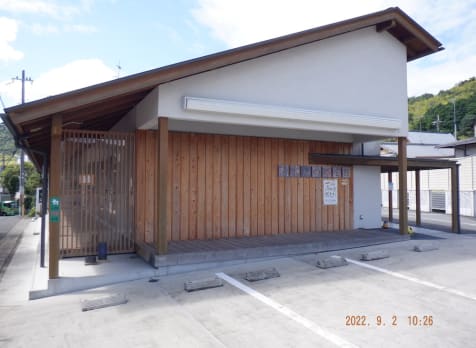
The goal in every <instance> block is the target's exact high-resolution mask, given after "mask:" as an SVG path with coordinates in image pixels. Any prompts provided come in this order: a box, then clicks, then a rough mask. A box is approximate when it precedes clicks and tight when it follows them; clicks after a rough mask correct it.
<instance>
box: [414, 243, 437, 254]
mask: <svg viewBox="0 0 476 348" xmlns="http://www.w3.org/2000/svg"><path fill="white" fill-rule="evenodd" d="M438 249H439V248H438V246H436V245H435V244H433V243H421V244H417V245H415V247H414V248H413V251H417V252H425V251H432V250H438Z"/></svg>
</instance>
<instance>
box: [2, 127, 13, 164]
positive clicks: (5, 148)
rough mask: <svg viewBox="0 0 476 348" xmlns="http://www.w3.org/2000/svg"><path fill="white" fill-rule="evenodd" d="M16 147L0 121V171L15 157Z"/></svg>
mask: <svg viewBox="0 0 476 348" xmlns="http://www.w3.org/2000/svg"><path fill="white" fill-rule="evenodd" d="M15 153H16V148H15V142H14V141H13V137H12V135H11V134H10V132H9V131H8V129H7V127H6V126H5V125H4V124H3V123H0V171H1V170H2V169H3V168H4V167H5V166H6V165H7V164H8V163H10V162H11V161H12V160H14V158H15Z"/></svg>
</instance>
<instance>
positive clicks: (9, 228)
mask: <svg viewBox="0 0 476 348" xmlns="http://www.w3.org/2000/svg"><path fill="white" fill-rule="evenodd" d="M21 222H22V221H21V218H20V217H19V216H1V217H0V281H1V279H2V276H3V273H4V272H5V269H6V268H7V267H8V264H9V263H10V260H11V258H12V256H13V254H14V253H15V249H16V247H17V246H18V243H19V242H20V240H21V236H22V234H23V227H24V226H23V225H24V224H21ZM20 225H21V226H20Z"/></svg>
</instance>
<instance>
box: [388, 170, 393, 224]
mask: <svg viewBox="0 0 476 348" xmlns="http://www.w3.org/2000/svg"><path fill="white" fill-rule="evenodd" d="M388 221H389V222H392V221H393V182H392V172H388Z"/></svg>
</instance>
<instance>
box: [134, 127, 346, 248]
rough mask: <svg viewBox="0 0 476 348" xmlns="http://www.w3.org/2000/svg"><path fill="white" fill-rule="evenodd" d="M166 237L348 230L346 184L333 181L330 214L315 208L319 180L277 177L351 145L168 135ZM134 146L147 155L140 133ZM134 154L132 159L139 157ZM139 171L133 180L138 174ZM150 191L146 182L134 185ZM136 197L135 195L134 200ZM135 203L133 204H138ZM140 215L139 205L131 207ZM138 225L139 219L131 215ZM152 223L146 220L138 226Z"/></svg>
mask: <svg viewBox="0 0 476 348" xmlns="http://www.w3.org/2000/svg"><path fill="white" fill-rule="evenodd" d="M168 134H169V141H168V146H169V147H170V148H169V149H168V156H169V158H168V166H169V170H168V173H169V177H168V187H170V188H171V191H172V192H171V193H170V194H169V195H168V197H169V198H168V205H170V207H168V209H167V213H168V214H169V216H168V217H169V223H168V224H167V229H168V230H169V231H168V232H167V236H168V239H169V240H187V239H218V238H229V237H246V236H259V235H273V234H278V233H298V232H318V231H338V230H345V229H351V228H352V213H353V207H352V204H353V203H352V195H353V194H352V192H353V190H352V185H353V178H352V176H351V178H339V179H338V182H339V197H338V198H339V199H338V206H337V207H324V206H323V205H322V179H320V178H301V177H286V178H284V177H278V165H279V164H288V165H309V162H308V153H309V152H311V151H312V152H322V153H343V154H348V153H350V151H351V145H350V144H340V143H321V142H318V141H302V140H287V139H274V138H259V137H244V136H226V135H207V134H192V133H183V132H169V133H168ZM136 136H137V141H136V143H137V145H138V146H139V147H140V146H142V147H143V150H142V151H147V150H146V147H147V142H144V141H142V140H141V139H140V138H141V137H147V132H146V131H139V132H138V133H137V135H136ZM142 151H141V149H139V148H138V149H137V154H138V159H142V158H143V157H142V156H140V155H139V154H140V153H141V152H142ZM140 168H143V167H141V166H140V165H139V164H138V167H137V170H138V173H137V175H138V177H139V175H140V172H139V171H140V170H144V169H140ZM137 184H138V186H137V188H138V191H139V190H150V186H148V183H147V182H146V183H145V184H141V183H139V182H138V183H137ZM140 197H141V193H140V192H137V199H140ZM139 204H140V203H139ZM138 209H139V205H138ZM137 216H138V220H139V219H140V216H141V215H140V213H139V212H138V211H137ZM148 218H151V217H150V216H147V215H146V216H145V219H148Z"/></svg>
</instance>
